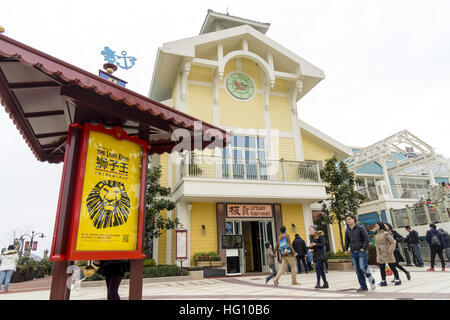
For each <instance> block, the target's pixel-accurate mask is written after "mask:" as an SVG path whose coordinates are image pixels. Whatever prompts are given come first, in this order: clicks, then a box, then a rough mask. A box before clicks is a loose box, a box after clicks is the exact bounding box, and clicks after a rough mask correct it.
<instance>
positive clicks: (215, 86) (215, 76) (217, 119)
mask: <svg viewBox="0 0 450 320" xmlns="http://www.w3.org/2000/svg"><path fill="white" fill-rule="evenodd" d="M211 71H212V83H213V123H214V125H216V126H219V124H220V106H219V92H220V91H219V83H220V79H219V73H218V70H217V69H212V70H211Z"/></svg>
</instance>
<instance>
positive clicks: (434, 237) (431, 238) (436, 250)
mask: <svg viewBox="0 0 450 320" xmlns="http://www.w3.org/2000/svg"><path fill="white" fill-rule="evenodd" d="M425 239H426V240H427V242H428V245H429V246H430V251H431V268H428V269H427V271H434V260H435V258H436V254H437V255H438V256H439V259H441V264H442V271H445V260H444V255H443V254H442V250H443V249H444V248H445V245H444V239H442V235H441V233H440V232H439V231H438V230H436V225H435V224H434V223H432V224H430V230H428V231H427V234H426V235H425Z"/></svg>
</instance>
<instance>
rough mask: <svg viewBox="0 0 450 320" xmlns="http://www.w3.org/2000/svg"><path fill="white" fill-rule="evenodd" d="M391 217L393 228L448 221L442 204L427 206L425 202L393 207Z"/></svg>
mask: <svg viewBox="0 0 450 320" xmlns="http://www.w3.org/2000/svg"><path fill="white" fill-rule="evenodd" d="M392 217H393V219H394V221H393V222H394V227H395V228H402V227H405V226H407V225H410V226H420V225H428V224H430V223H442V222H448V221H450V217H449V212H448V210H447V208H445V207H442V206H438V207H429V206H428V205H427V204H426V203H423V204H421V203H416V204H414V205H413V206H407V207H406V208H403V209H393V210H392Z"/></svg>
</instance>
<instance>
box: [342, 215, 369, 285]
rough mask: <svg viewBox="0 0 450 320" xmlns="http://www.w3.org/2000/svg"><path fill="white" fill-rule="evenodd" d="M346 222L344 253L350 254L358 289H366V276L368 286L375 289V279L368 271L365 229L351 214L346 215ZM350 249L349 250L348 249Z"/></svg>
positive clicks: (367, 239) (367, 243) (367, 245)
mask: <svg viewBox="0 0 450 320" xmlns="http://www.w3.org/2000/svg"><path fill="white" fill-rule="evenodd" d="M345 222H346V223H347V226H348V227H347V230H345V248H344V251H345V254H346V255H348V254H351V256H352V261H353V266H354V267H355V270H356V275H357V276H358V282H359V284H360V286H361V287H360V288H359V289H357V291H358V292H360V291H367V290H369V289H368V288H367V284H366V278H367V279H368V280H369V283H370V288H371V289H372V290H374V289H375V287H376V285H375V279H374V278H373V276H372V274H371V273H370V269H369V264H368V261H367V250H369V235H368V234H367V230H366V229H365V228H364V227H363V226H360V225H357V224H356V218H355V217H354V216H352V215H347V216H346V218H345ZM349 249H350V251H348V250H349Z"/></svg>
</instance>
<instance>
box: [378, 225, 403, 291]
mask: <svg viewBox="0 0 450 320" xmlns="http://www.w3.org/2000/svg"><path fill="white" fill-rule="evenodd" d="M375 229H376V233H375V246H376V250H377V263H378V266H379V267H380V273H381V283H380V286H381V287H386V286H387V283H386V269H385V268H386V264H388V265H389V268H391V270H392V271H393V272H394V278H395V285H396V286H399V285H401V284H402V282H401V281H400V278H399V276H398V271H397V269H396V267H395V257H394V250H395V244H396V243H397V242H396V241H395V239H394V238H393V237H392V235H391V234H390V233H389V231H387V230H386V227H385V226H384V223H382V222H380V221H378V222H377V224H376V225H375Z"/></svg>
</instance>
